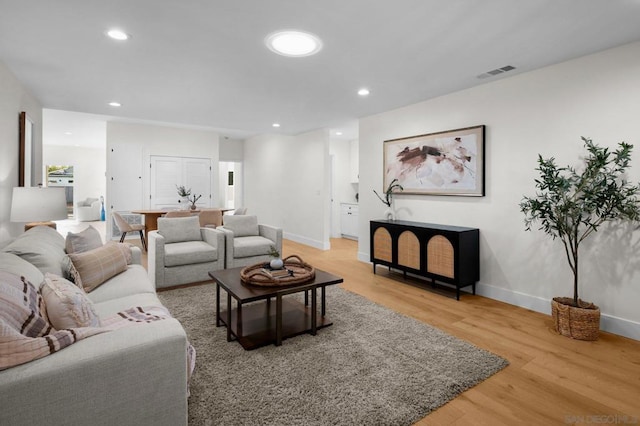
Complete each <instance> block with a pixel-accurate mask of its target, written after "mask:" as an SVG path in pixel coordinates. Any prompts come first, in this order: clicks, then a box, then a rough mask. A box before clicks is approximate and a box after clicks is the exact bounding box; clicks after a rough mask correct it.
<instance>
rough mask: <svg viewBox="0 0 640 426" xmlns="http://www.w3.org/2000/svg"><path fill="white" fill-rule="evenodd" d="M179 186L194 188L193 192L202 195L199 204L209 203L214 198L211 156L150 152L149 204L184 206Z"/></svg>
mask: <svg viewBox="0 0 640 426" xmlns="http://www.w3.org/2000/svg"><path fill="white" fill-rule="evenodd" d="M178 186H184V187H185V188H186V189H191V194H192V196H193V195H202V197H201V198H200V199H199V200H198V202H197V205H198V206H199V207H208V206H209V205H210V199H211V160H210V159H208V158H186V157H165V156H151V178H150V183H149V189H150V198H151V199H150V203H149V205H150V208H152V209H177V208H185V206H184V200H182V199H181V198H180V196H179V195H178V190H177V187H178Z"/></svg>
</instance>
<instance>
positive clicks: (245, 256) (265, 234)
mask: <svg viewBox="0 0 640 426" xmlns="http://www.w3.org/2000/svg"><path fill="white" fill-rule="evenodd" d="M216 230H221V231H222V232H224V233H225V245H226V249H225V250H226V255H225V267H226V268H235V267H237V266H248V265H253V264H255V263H259V262H267V261H269V260H271V259H272V257H271V256H270V255H269V252H270V251H271V246H275V248H276V250H278V252H280V253H281V254H282V229H280V228H276V227H274V226H269V225H261V224H258V218H257V216H252V215H225V216H223V225H222V226H220V227H218V228H216Z"/></svg>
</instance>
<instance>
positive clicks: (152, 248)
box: [147, 231, 165, 288]
mask: <svg viewBox="0 0 640 426" xmlns="http://www.w3.org/2000/svg"><path fill="white" fill-rule="evenodd" d="M147 236H148V241H147V249H148V250H149V251H148V256H147V271H148V274H149V279H150V280H151V282H152V283H153V285H154V286H155V287H156V288H158V287H162V286H163V285H164V244H165V238H164V237H163V236H162V235H160V234H159V233H158V231H151V232H149V233H148V234H147Z"/></svg>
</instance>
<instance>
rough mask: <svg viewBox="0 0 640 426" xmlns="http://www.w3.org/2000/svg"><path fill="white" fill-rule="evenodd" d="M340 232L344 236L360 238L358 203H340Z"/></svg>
mask: <svg viewBox="0 0 640 426" xmlns="http://www.w3.org/2000/svg"><path fill="white" fill-rule="evenodd" d="M340 233H341V234H342V236H343V237H344V238H351V239H353V240H357V239H358V205H357V204H351V203H341V204H340Z"/></svg>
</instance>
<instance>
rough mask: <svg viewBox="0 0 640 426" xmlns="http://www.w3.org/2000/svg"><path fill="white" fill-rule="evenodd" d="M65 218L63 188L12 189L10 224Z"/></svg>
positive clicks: (65, 198)
mask: <svg viewBox="0 0 640 426" xmlns="http://www.w3.org/2000/svg"><path fill="white" fill-rule="evenodd" d="M66 218H67V197H66V195H65V191H64V188H38V187H16V188H13V197H12V199H11V219H10V220H11V222H46V221H50V220H60V219H66Z"/></svg>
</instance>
